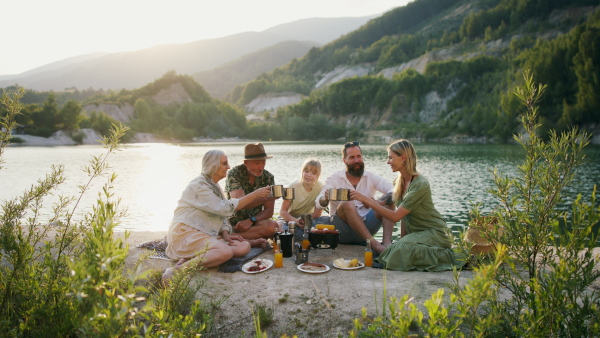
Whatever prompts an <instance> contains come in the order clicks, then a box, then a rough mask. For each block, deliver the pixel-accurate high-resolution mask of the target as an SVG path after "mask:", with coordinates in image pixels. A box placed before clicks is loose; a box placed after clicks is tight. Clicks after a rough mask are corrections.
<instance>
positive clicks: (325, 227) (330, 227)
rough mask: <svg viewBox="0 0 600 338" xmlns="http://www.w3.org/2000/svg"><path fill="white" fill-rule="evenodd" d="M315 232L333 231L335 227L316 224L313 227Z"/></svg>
mask: <svg viewBox="0 0 600 338" xmlns="http://www.w3.org/2000/svg"><path fill="white" fill-rule="evenodd" d="M315 228H317V230H335V225H333V224H317V225H315Z"/></svg>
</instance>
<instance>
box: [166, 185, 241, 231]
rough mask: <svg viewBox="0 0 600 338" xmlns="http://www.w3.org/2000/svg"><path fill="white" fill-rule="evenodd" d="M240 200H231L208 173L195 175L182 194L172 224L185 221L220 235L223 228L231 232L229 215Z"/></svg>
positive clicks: (193, 226)
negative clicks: (206, 174)
mask: <svg viewBox="0 0 600 338" xmlns="http://www.w3.org/2000/svg"><path fill="white" fill-rule="evenodd" d="M239 202H240V201H239V199H235V198H232V199H231V200H228V199H226V198H225V194H224V193H223V190H222V189H221V187H220V186H218V185H217V184H215V183H212V179H211V178H210V177H208V176H204V175H200V176H198V177H196V178H194V179H193V180H192V181H191V182H190V183H189V184H188V186H187V187H186V188H185V190H184V191H183V193H182V194H181V198H180V199H179V202H177V208H176V209H175V213H174V215H173V221H172V223H184V224H186V225H189V226H191V227H192V228H196V229H198V230H200V231H203V232H205V233H207V234H209V235H211V236H213V237H217V236H218V235H219V233H220V232H221V231H223V230H227V231H229V233H231V225H230V224H229V217H231V216H232V215H233V213H234V212H235V209H236V208H237V206H238V204H239Z"/></svg>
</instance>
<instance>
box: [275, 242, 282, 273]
mask: <svg viewBox="0 0 600 338" xmlns="http://www.w3.org/2000/svg"><path fill="white" fill-rule="evenodd" d="M276 243H277V244H276V248H275V267H276V268H282V267H283V253H282V252H281V242H279V239H278V240H277V242H276Z"/></svg>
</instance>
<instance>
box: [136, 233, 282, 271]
mask: <svg viewBox="0 0 600 338" xmlns="http://www.w3.org/2000/svg"><path fill="white" fill-rule="evenodd" d="M135 247H136V248H143V249H148V250H154V254H152V255H150V256H149V258H152V259H164V260H168V261H172V260H173V259H171V258H169V257H168V256H167V255H166V254H165V250H166V249H167V237H166V236H165V238H162V239H157V240H154V241H150V242H146V243H141V244H137V245H136V246H135ZM268 250H271V247H270V246H267V248H266V249H263V248H252V249H250V252H249V253H247V254H246V255H245V256H242V257H238V258H232V259H230V260H228V261H227V262H225V263H223V264H221V265H220V266H219V271H220V272H229V273H231V272H236V271H241V270H242V265H244V263H246V262H247V261H249V260H251V259H252V258H254V257H256V256H258V255H260V254H261V253H263V252H265V251H268Z"/></svg>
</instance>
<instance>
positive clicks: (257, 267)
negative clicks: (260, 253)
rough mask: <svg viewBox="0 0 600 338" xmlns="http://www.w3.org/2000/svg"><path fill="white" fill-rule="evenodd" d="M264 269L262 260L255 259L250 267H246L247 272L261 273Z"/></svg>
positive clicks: (265, 266)
mask: <svg viewBox="0 0 600 338" xmlns="http://www.w3.org/2000/svg"><path fill="white" fill-rule="evenodd" d="M266 268H267V265H265V263H264V262H263V261H262V260H260V259H257V260H255V261H253V262H252V265H250V266H249V267H248V271H262V270H264V269H266Z"/></svg>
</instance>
